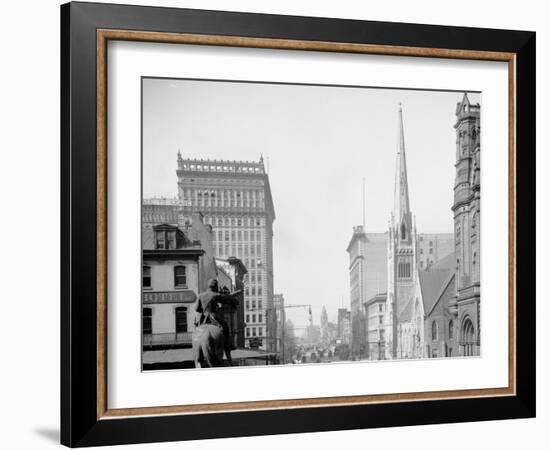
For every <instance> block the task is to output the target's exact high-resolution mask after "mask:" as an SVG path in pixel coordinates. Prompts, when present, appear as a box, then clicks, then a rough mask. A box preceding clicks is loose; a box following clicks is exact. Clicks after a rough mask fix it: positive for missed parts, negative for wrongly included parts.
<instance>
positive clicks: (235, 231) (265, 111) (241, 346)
mask: <svg viewBox="0 0 550 450" xmlns="http://www.w3.org/2000/svg"><path fill="white" fill-rule="evenodd" d="M141 83H142V85H141V93H142V99H141V100H142V101H141V105H142V111H141V114H142V130H141V132H142V208H141V216H142V227H141V236H142V271H143V272H142V298H141V311H142V314H141V317H142V327H141V330H142V339H141V342H142V369H143V370H145V371H147V370H171V369H191V368H208V367H231V366H252V365H257V366H266V365H283V364H284V365H295V364H315V363H340V362H356V363H365V362H371V363H372V362H380V361H392V360H395V361H405V360H411V359H412V360H419V359H428V358H465V357H478V356H479V355H480V354H481V340H480V329H481V326H482V325H481V323H482V316H481V300H480V292H481V288H480V284H481V280H480V258H481V255H480V239H481V236H480V199H481V192H482V191H481V184H480V154H481V134H480V130H481V123H480V120H481V97H482V95H481V93H480V92H471V91H458V90H456V91H441V90H411V89H401V88H399V87H396V88H377V87H369V86H337V85H307V84H285V83H263V82H262V83H260V82H247V81H241V80H238V81H225V80H224V81H217V80H207V79H176V78H157V77H142V79H141ZM319 280H322V281H321V282H320V281H319Z"/></svg>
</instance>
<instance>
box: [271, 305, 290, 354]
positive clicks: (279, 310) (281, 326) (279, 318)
mask: <svg viewBox="0 0 550 450" xmlns="http://www.w3.org/2000/svg"><path fill="white" fill-rule="evenodd" d="M273 309H274V311H275V322H276V323H275V352H276V353H278V354H279V357H280V360H281V362H282V363H284V361H285V359H289V358H290V357H291V355H283V345H284V339H285V335H284V333H285V326H286V314H285V297H284V295H283V294H274V295H273Z"/></svg>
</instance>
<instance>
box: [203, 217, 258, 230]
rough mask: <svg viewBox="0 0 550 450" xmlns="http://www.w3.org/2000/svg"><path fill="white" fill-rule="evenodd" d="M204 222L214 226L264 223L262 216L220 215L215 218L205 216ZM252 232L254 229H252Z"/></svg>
mask: <svg viewBox="0 0 550 450" xmlns="http://www.w3.org/2000/svg"><path fill="white" fill-rule="evenodd" d="M204 223H207V224H208V225H212V226H213V227H215V226H217V227H235V226H237V227H254V226H257V227H259V226H261V225H263V224H264V221H263V218H262V217H218V218H213V217H210V216H205V217H204ZM250 232H251V233H252V230H251V231H250Z"/></svg>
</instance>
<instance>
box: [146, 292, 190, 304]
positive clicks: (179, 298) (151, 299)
mask: <svg viewBox="0 0 550 450" xmlns="http://www.w3.org/2000/svg"><path fill="white" fill-rule="evenodd" d="M196 299H197V294H195V291H192V290H184V291H168V292H144V293H143V303H193V302H194V301H195V300H196Z"/></svg>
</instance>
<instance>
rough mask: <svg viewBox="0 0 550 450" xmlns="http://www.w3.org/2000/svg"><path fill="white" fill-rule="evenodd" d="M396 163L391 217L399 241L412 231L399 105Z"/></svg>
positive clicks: (403, 134) (403, 135)
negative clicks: (396, 228)
mask: <svg viewBox="0 0 550 450" xmlns="http://www.w3.org/2000/svg"><path fill="white" fill-rule="evenodd" d="M397 140H398V144H397V163H396V167H395V186H394V203H393V217H394V220H395V222H394V224H395V226H398V227H399V229H398V231H399V234H400V237H401V239H405V238H406V237H408V236H410V233H411V231H412V220H411V209H410V204H409V183H408V180H407V158H406V155H405V133H404V131H403V109H402V107H401V103H399V113H398V136H397Z"/></svg>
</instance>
